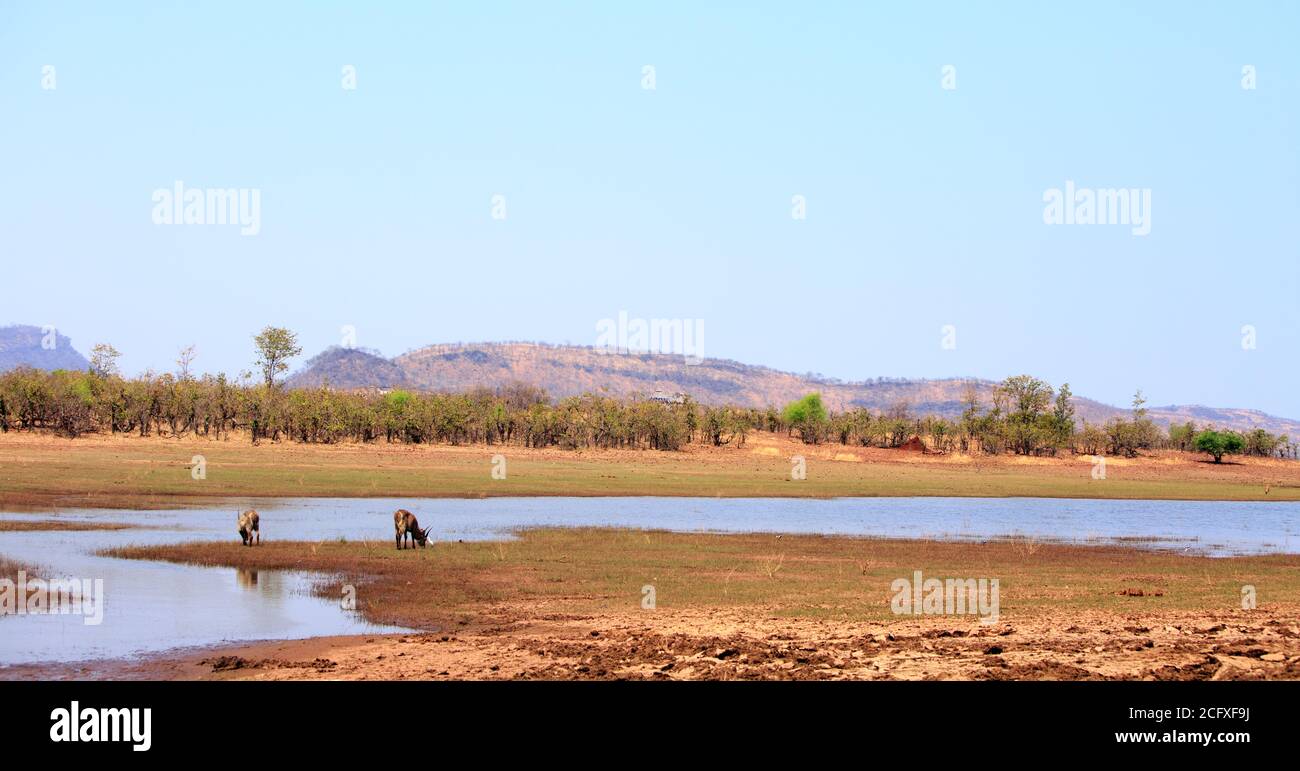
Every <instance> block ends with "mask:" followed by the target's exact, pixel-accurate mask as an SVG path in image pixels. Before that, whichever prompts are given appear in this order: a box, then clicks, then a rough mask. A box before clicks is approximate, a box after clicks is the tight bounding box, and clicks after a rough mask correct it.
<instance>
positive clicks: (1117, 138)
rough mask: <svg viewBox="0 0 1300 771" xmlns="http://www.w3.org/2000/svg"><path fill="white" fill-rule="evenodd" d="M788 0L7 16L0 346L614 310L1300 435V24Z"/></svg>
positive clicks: (276, 6) (777, 348)
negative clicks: (222, 218) (177, 188)
mask: <svg viewBox="0 0 1300 771" xmlns="http://www.w3.org/2000/svg"><path fill="white" fill-rule="evenodd" d="M803 5H805V4H790V3H770V4H752V3H745V4H739V3H736V4H731V3H727V4H723V3H707V4H703V3H680V4H672V3H669V4H658V3H656V4H630V3H609V2H606V3H537V2H528V3H492V4H484V3H455V4H425V3H420V4H416V3H391V4H372V3H366V4H362V3H321V2H311V3H307V2H304V3H288V2H286V3H239V2H222V3H188V2H186V3H181V2H177V3H159V4H152V3H132V4H128V7H126V8H119V7H111V6H108V5H104V4H102V3H57V4H53V3H43V4H36V3H5V4H4V5H2V6H0V181H3V184H0V260H2V261H3V265H2V268H3V272H2V273H0V276H2V278H0V281H3V283H4V285H5V286H4V289H3V291H2V292H0V296H3V300H0V324H3V323H10V322H13V323H30V324H38V325H43V324H52V325H55V326H57V327H58V329H59V331H60V332H62V333H64V334H67V335H69V336H71V337H72V339H73V342H74V344H75V345H76V346H77V347H78V348H80V349H81V350H82V351H83V352H84V351H88V350H89V348H90V347H91V345H93V344H94V343H95V342H99V341H109V342H111V343H113V344H114V345H115V346H116V347H117V348H118V349H120V350H121V351H122V352H123V354H124V356H123V359H122V365H123V369H124V370H126V371H127V372H128V373H134V372H137V371H139V370H142V369H145V368H154V369H169V368H171V367H173V366H174V365H173V361H174V360H175V358H176V351H177V350H178V349H179V348H181V347H183V346H185V345H188V344H190V343H194V344H196V345H197V347H198V350H199V358H198V359H197V360H196V363H195V364H196V366H197V367H198V368H199V369H201V370H207V371H222V370H224V371H228V372H230V373H232V374H233V373H236V372H238V371H239V370H241V369H245V368H248V367H249V366H250V363H251V361H252V351H251V348H252V341H251V338H252V335H253V334H254V333H255V332H256V331H257V330H258V329H260V328H261V327H262V326H264V325H266V324H276V325H283V326H288V327H290V328H292V329H294V330H296V331H297V332H298V333H299V334H300V336H301V339H302V342H303V345H304V348H305V349H306V352H307V353H308V354H312V353H315V352H317V351H319V350H321V349H323V348H324V347H326V346H328V345H331V344H335V343H337V342H339V340H340V328H341V327H343V326H345V325H351V326H353V327H355V329H356V333H357V340H356V342H357V344H358V345H361V346H365V347H370V348H376V349H379V350H380V351H382V352H383V353H385V354H386V355H390V356H391V355H395V354H398V353H401V352H403V351H405V350H408V349H411V348H415V347H419V346H421V345H425V344H428V343H434V342H455V341H479V340H502V339H526V340H541V341H547V342H553V343H563V342H572V343H577V344H584V345H590V344H593V343H594V342H596V336H597V333H596V325H597V323H598V322H599V320H601V319H605V318H614V317H616V316H617V315H618V313H619V311H627V312H628V313H629V314H630V315H631V316H633V317H641V318H647V319H650V318H683V319H703V320H704V327H705V345H704V351H703V352H704V354H705V355H707V356H719V357H726V358H733V359H738V360H741V361H744V362H748V363H755V364H764V365H768V366H772V367H777V368H781V369H788V370H793V371H796V372H807V371H814V372H820V373H823V374H825V375H828V376H835V377H840V378H844V379H850V380H856V379H863V378H870V377H876V376H907V377H945V376H954V375H963V376H965V375H970V376H979V377H986V378H993V379H999V378H1002V377H1004V376H1007V375H1010V374H1017V373H1020V372H1029V373H1032V374H1035V375H1038V376H1040V377H1044V378H1046V379H1048V380H1050V381H1052V382H1053V383H1056V384H1059V383H1060V382H1062V381H1069V382H1070V383H1071V385H1072V387H1073V389H1074V391H1075V393H1078V394H1083V395H1087V396H1090V397H1093V398H1098V399H1101V400H1103V401H1108V402H1112V403H1118V404H1126V403H1127V402H1128V400H1129V398H1130V396H1131V394H1132V392H1133V391H1134V389H1136V388H1139V387H1140V388H1142V389H1143V390H1144V391H1145V393H1146V394H1147V396H1148V398H1149V400H1150V402H1151V403H1152V404H1169V403H1202V404H1211V405H1216V406H1239V407H1251V408H1258V409H1263V410H1267V411H1269V412H1273V413H1277V414H1282V415H1287V416H1291V417H1296V416H1300V389H1297V387H1296V384H1297V382H1298V381H1300V366H1298V365H1297V361H1298V357H1297V352H1300V304H1298V303H1297V298H1298V297H1300V225H1297V222H1298V218H1297V213H1298V212H1300V157H1298V155H1297V146H1298V145H1300V54H1298V53H1297V50H1300V46H1297V45H1296V44H1295V41H1296V40H1297V39H1300V24H1298V23H1297V22H1300V18H1298V17H1300V10H1297V8H1298V7H1300V6H1297V5H1296V4H1294V3H1289V2H1276V3H1264V4H1238V3H1227V2H1224V3H1216V4H1198V3H1144V4H1134V5H1139V6H1140V7H1138V8H1136V9H1135V8H1126V7H1125V5H1126V4H1121V3H1105V2H1098V3H1083V4H1071V5H1070V6H1069V7H1056V6H1057V5H1058V4H1042V3H1023V4H1013V3H1000V4H997V5H996V9H997V10H993V6H988V5H985V4H974V3H951V4H949V3H925V4H908V5H909V6H910V7H907V8H898V7H894V6H895V5H903V4H883V3H882V4H865V3H863V4H859V3H812V4H809V5H811V7H801V6H803ZM547 6H550V7H547ZM46 65H52V66H53V67H54V68H55V70H54V72H55V76H56V78H57V80H56V88H54V89H52V90H50V89H45V88H42V74H43V70H42V68H43V67H44V66H46ZM344 65H353V66H355V68H356V73H357V75H356V79H357V80H356V86H357V87H356V89H355V90H346V89H344V88H342V83H341V80H342V68H343V67H344ZM645 65H652V66H653V67H654V68H655V81H656V83H655V86H656V87H655V89H654V90H647V89H644V88H642V68H643V66H645ZM945 65H952V66H953V67H955V71H956V88H955V89H953V90H946V89H944V88H943V87H942V84H941V72H942V68H943V67H944V66H945ZM1245 65H1252V66H1254V67H1255V71H1256V78H1257V81H1256V88H1254V89H1253V90H1249V89H1244V88H1242V68H1243V66H1245ZM176 180H181V181H182V182H183V183H184V184H185V185H186V186H188V187H196V188H207V187H222V188H225V187H235V188H254V189H257V190H259V191H260V195H261V212H260V213H261V232H260V233H259V234H258V235H256V236H241V235H240V234H239V232H238V228H236V227H223V226H160V225H155V224H154V223H153V221H152V219H151V212H152V207H153V204H152V200H151V196H152V194H153V191H154V190H156V189H158V188H170V187H171V186H172V184H173V182H174V181H176ZM1067 180H1071V181H1073V182H1074V183H1075V185H1077V186H1080V187H1088V188H1138V189H1149V190H1150V191H1151V197H1152V206H1151V221H1152V225H1151V232H1150V234H1149V235H1146V236H1141V237H1139V236H1134V235H1132V233H1131V232H1130V229H1129V228H1128V227H1125V226H1109V225H1108V226H1082V225H1076V226H1048V225H1045V224H1044V222H1043V207H1044V204H1043V195H1044V191H1046V190H1048V189H1051V188H1062V187H1063V186H1064V185H1065V183H1066V181H1067ZM494 195H504V196H505V200H506V205H507V218H506V219H505V220H495V219H493V218H492V217H491V216H490V214H491V201H492V196H494ZM794 195H803V196H805V197H806V200H807V218H806V219H805V220H796V219H794V218H792V217H791V198H792V196H794ZM947 324H951V325H953V326H955V327H956V329H957V345H956V348H955V349H953V350H946V349H944V348H943V347H942V346H941V344H940V342H941V332H940V330H941V327H942V326H943V325H947ZM1245 325H1251V326H1253V327H1254V329H1255V331H1256V347H1255V348H1254V349H1251V350H1246V349H1243V347H1242V331H1241V330H1242V327H1243V326H1245Z"/></svg>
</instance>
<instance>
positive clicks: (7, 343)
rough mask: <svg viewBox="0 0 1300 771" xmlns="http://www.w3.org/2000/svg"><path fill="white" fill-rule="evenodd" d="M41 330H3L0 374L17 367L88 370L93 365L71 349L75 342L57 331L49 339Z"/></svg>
mask: <svg viewBox="0 0 1300 771" xmlns="http://www.w3.org/2000/svg"><path fill="white" fill-rule="evenodd" d="M46 339H47V335H46V333H45V331H44V330H42V329H41V328H40V327H33V326H30V325H18V326H11V327H0V372H7V371H9V370H11V369H14V368H15V367H22V366H27V367H35V368H37V369H48V370H55V369H82V370H84V369H87V368H88V367H89V366H90V362H88V361H86V357H85V356H82V355H81V354H80V353H78V352H77V350H76V349H75V348H73V347H72V341H71V340H70V339H68V338H67V337H66V336H65V335H60V334H58V331H57V330H55V331H54V332H52V333H51V334H50V335H49V336H48V343H49V344H47V345H42V343H43V342H46Z"/></svg>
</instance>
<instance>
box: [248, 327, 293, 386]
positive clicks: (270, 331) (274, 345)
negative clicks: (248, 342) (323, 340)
mask: <svg viewBox="0 0 1300 771" xmlns="http://www.w3.org/2000/svg"><path fill="white" fill-rule="evenodd" d="M253 342H254V343H255V344H256V345H257V367H258V369H260V370H262V377H263V378H264V379H265V380H266V386H267V388H272V387H274V386H275V376H276V375H279V374H280V373H281V372H285V371H287V370H288V369H289V359H292V358H293V357H295V356H297V355H298V354H300V353H302V348H301V347H300V346H299V345H298V335H296V334H294V333H293V332H290V331H289V330H287V329H284V328H283V327H267V328H265V329H263V330H262V331H261V332H260V333H258V335H257V336H256V337H254V338H253Z"/></svg>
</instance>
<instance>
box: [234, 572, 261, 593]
mask: <svg viewBox="0 0 1300 771" xmlns="http://www.w3.org/2000/svg"><path fill="white" fill-rule="evenodd" d="M235 580H236V581H238V582H239V586H240V588H242V589H257V571H256V570H252V569H250V568H235Z"/></svg>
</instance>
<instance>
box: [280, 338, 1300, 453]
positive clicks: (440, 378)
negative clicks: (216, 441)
mask: <svg viewBox="0 0 1300 771" xmlns="http://www.w3.org/2000/svg"><path fill="white" fill-rule="evenodd" d="M288 382H289V384H290V385H293V386H319V385H323V384H325V383H328V384H329V385H331V386H332V387H335V388H341V389H353V388H407V389H411V390H423V391H463V390H467V389H470V388H475V387H495V386H502V385H506V384H508V383H511V382H521V383H527V384H529V385H533V386H538V387H540V388H543V389H545V390H546V392H547V393H548V394H550V395H551V396H552V397H555V398H565V397H568V396H576V395H578V394H581V393H585V392H591V393H600V394H605V395H609V396H618V397H630V396H635V395H638V394H639V395H643V396H644V395H649V394H651V393H653V392H655V391H665V392H669V393H673V392H679V391H680V392H684V393H687V394H689V395H690V396H691V397H692V398H693V399H694V400H696V401H698V402H700V403H702V404H711V405H718V404H733V405H737V406H747V407H759V408H764V407H768V406H772V405H776V406H780V405H782V404H785V403H786V402H789V401H791V400H793V399H797V398H799V397H800V396H802V395H804V394H805V393H808V392H809V391H814V390H815V391H820V392H821V394H822V399H823V401H824V402H825V403H826V405H827V407H828V408H830V409H832V410H843V409H848V408H851V407H865V408H867V409H871V410H874V411H884V410H887V409H890V408H891V407H894V406H895V405H897V404H900V403H906V404H907V405H908V408H909V409H910V410H911V411H912V412H913V413H916V414H936V415H942V416H945V417H955V416H957V415H959V414H960V413H961V411H962V409H963V404H962V397H963V395H964V392H965V389H966V388H967V386H974V387H975V388H976V391H977V393H978V394H979V397H980V400H981V403H982V404H983V405H985V406H986V407H987V405H988V404H989V403H990V401H991V397H992V391H993V389H994V388H995V387H996V386H997V383H996V382H995V381H991V380H985V379H981V378H961V377H954V378H939V379H919V378H883V377H882V378H875V379H873V380H862V381H843V380H839V379H836V378H829V377H824V376H821V375H816V374H813V373H808V374H804V375H799V374H796V373H792V372H785V371H782V370H778V369H774V368H771V367H765V366H762V365H750V364H744V363H742V362H739V361H735V360H731V359H707V358H706V359H703V360H702V361H700V362H699V363H698V364H687V363H686V362H685V359H684V357H682V356H680V355H668V354H654V353H636V352H632V353H623V352H612V351H606V350H601V349H597V348H593V347H591V346H575V345H558V344H552V343H532V342H489V343H438V344H433V345H428V346H424V347H422V348H417V349H414V350H410V351H407V352H405V353H403V354H400V355H398V356H395V357H393V358H391V359H388V358H384V357H383V355H382V354H380V353H379V352H377V351H369V350H362V349H356V348H340V347H333V348H329V349H326V350H325V351H322V352H321V353H320V354H317V355H316V356H315V357H313V358H312V359H310V360H309V361H308V362H307V363H306V364H305V365H304V367H303V368H302V369H300V370H299V371H297V372H295V373H294V374H293V375H292V376H291V377H290V378H289V381H288ZM1073 401H1074V406H1075V411H1076V413H1077V415H1078V416H1079V418H1080V419H1083V420H1087V421H1088V422H1090V423H1104V422H1105V421H1106V420H1109V419H1110V418H1112V417H1123V416H1127V415H1129V414H1130V413H1131V411H1130V410H1127V409H1123V408H1120V407H1115V406H1112V405H1109V404H1105V403H1103V402H1099V401H1096V400H1094V399H1089V398H1087V397H1084V396H1079V395H1077V394H1076V395H1075V396H1074V398H1073ZM1148 412H1149V414H1150V416H1151V418H1152V419H1153V420H1155V421H1156V422H1157V423H1160V424H1162V425H1169V424H1170V423H1183V422H1186V421H1187V420H1193V421H1195V422H1196V423H1197V424H1198V425H1213V426H1216V427H1219V428H1230V429H1234V430H1241V431H1244V430H1251V429H1254V428H1263V429H1264V430H1266V431H1269V432H1270V433H1277V434H1287V435H1289V436H1291V437H1296V436H1300V421H1296V420H1292V419H1289V418H1283V417H1279V416H1275V415H1270V414H1268V413H1264V412H1261V411H1259V410H1249V409H1243V408H1229V407H1208V406H1205V405H1177V404H1174V405H1166V406H1161V407H1150V408H1148Z"/></svg>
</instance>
